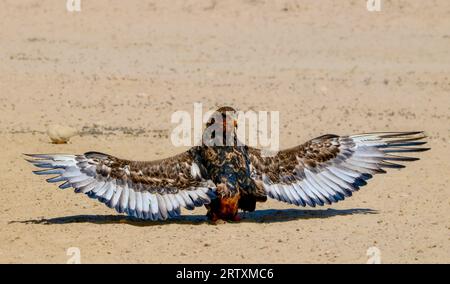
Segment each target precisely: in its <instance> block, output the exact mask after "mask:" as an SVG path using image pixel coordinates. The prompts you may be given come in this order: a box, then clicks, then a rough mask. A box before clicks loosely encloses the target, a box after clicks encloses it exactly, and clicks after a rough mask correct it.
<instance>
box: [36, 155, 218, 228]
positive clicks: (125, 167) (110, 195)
mask: <svg viewBox="0 0 450 284" xmlns="http://www.w3.org/2000/svg"><path fill="white" fill-rule="evenodd" d="M197 151H198V150H197V149H196V148H192V149H191V150H189V151H187V152H184V153H182V154H179V155H177V156H174V157H171V158H168V159H163V160H158V161H151V162H137V161H128V160H122V159H119V158H116V157H113V156H110V155H107V154H102V153H98V152H88V153H85V154H83V155H65V154H38V155H27V156H29V157H31V159H28V161H29V162H31V163H32V164H34V165H35V166H36V167H39V168H43V169H41V170H38V171H34V173H35V174H37V175H54V177H51V178H49V179H47V181H48V182H51V183H55V182H63V183H62V184H61V185H60V186H59V187H60V188H61V189H65V188H69V187H73V188H75V192H77V193H80V192H81V193H85V194H87V195H88V196H89V197H91V198H94V199H98V200H99V201H100V202H103V203H105V204H106V205H107V206H108V207H110V208H115V209H116V210H117V211H118V212H120V213H126V214H128V215H130V216H134V217H136V218H141V219H149V220H165V219H167V218H168V217H176V216H179V215H180V208H181V207H184V208H187V209H190V210H192V209H194V207H195V206H202V205H203V204H207V203H209V202H210V201H211V198H214V196H215V185H214V184H213V183H212V182H211V181H210V180H208V178H207V176H206V175H207V174H206V171H205V170H204V168H203V166H202V165H201V163H199V162H197V161H198V160H197V155H198V154H197Z"/></svg>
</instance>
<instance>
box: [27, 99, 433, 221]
mask: <svg viewBox="0 0 450 284" xmlns="http://www.w3.org/2000/svg"><path fill="white" fill-rule="evenodd" d="M236 116H237V113H236V111H235V110H234V109H232V108H230V107H223V108H220V109H218V110H217V111H216V113H215V114H214V115H213V116H212V117H211V118H210V120H209V121H208V123H207V124H206V127H210V126H213V125H214V126H217V128H216V130H215V131H214V132H212V133H209V134H208V133H207V132H206V131H205V135H204V137H203V143H202V145H201V146H196V147H193V148H191V149H190V150H188V151H186V152H184V153H181V154H179V155H176V156H173V157H171V158H167V159H162V160H157V161H149V162H138V161H129V160H123V159H119V158H116V157H113V156H110V155H107V154H103V153H98V152H87V153H85V154H82V155H66V154H37V155H28V156H30V157H31V159H29V161H30V162H31V163H33V164H34V165H35V166H37V167H39V168H42V169H43V170H39V171H35V172H34V173H35V174H38V175H53V176H54V177H52V178H49V179H47V181H48V182H63V183H62V184H61V185H60V188H63V189H64V188H68V187H73V188H75V192H81V193H85V194H87V195H88V196H90V197H91V198H95V199H98V200H99V201H100V202H103V203H105V204H106V205H107V206H109V207H111V208H115V209H116V210H117V211H118V212H120V213H127V214H128V215H130V216H133V217H136V218H141V219H147V220H164V219H167V218H169V217H177V216H179V215H180V214H181V210H180V209H181V207H184V208H187V209H190V210H192V209H194V208H195V207H198V206H203V205H205V206H206V207H207V209H208V213H207V216H208V218H210V219H211V220H213V221H216V220H218V219H223V220H234V221H237V220H239V217H238V210H239V209H241V210H243V211H254V210H255V208H256V204H257V202H264V201H266V199H267V197H271V198H274V199H277V200H280V201H284V202H287V203H291V204H295V205H299V206H306V205H308V206H316V205H324V204H331V203H333V202H338V201H340V200H343V199H345V197H349V196H351V195H352V193H353V192H355V191H356V190H358V189H359V188H360V187H361V186H364V185H365V184H366V183H367V180H369V179H370V178H371V177H372V176H373V175H374V174H378V173H385V170H384V169H385V168H402V167H404V166H403V165H401V164H398V162H407V161H413V160H417V158H413V157H407V156H399V155H398V154H401V153H409V152H420V151H425V150H428V148H422V147H420V146H422V145H423V144H425V143H426V142H425V141H423V139H424V138H425V135H424V134H423V133H422V132H383V133H367V134H358V135H351V136H338V135H330V134H329V135H323V136H320V137H317V138H315V139H312V140H310V141H308V142H306V143H304V144H302V145H299V146H296V147H293V148H290V149H286V150H283V151H280V152H278V153H277V154H276V155H274V156H271V157H264V156H263V155H262V152H261V150H259V149H255V148H252V147H248V146H238V145H240V144H238V143H237V138H236V135H235V131H236V128H237V123H236V121H237V119H236ZM220 120H222V121H221V123H220V124H217V125H215V123H217V122H219V121H220ZM217 144H221V145H217Z"/></svg>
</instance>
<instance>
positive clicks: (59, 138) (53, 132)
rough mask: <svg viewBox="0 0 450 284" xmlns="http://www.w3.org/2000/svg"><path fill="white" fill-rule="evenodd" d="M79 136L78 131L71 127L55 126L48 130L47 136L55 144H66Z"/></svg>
mask: <svg viewBox="0 0 450 284" xmlns="http://www.w3.org/2000/svg"><path fill="white" fill-rule="evenodd" d="M77 134H78V131H77V130H76V129H75V128H72V127H69V126H64V125H58V124H53V125H50V126H49V127H48V128H47V135H48V137H50V140H51V141H52V143H53V144H66V143H67V142H69V140H70V138H72V137H73V136H75V135H77Z"/></svg>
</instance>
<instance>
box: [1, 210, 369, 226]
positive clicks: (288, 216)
mask: <svg viewBox="0 0 450 284" xmlns="http://www.w3.org/2000/svg"><path fill="white" fill-rule="evenodd" d="M356 214H377V211H376V210H372V209H363V208H355V209H340V210H338V209H330V208H329V209H321V210H300V209H285V210H276V209H265V210H258V211H255V212H251V213H245V214H243V213H241V215H240V216H241V217H242V220H241V221H240V222H241V223H278V222H288V221H292V220H299V219H313V218H319V219H321V218H330V217H334V216H346V215H356ZM14 223H22V224H43V225H57V224H70V223H93V224H128V225H132V226H155V225H162V224H187V225H200V224H207V223H209V221H208V219H207V218H206V216H204V215H186V216H180V217H178V218H174V219H169V220H166V221H143V220H139V219H135V218H132V217H128V216H124V215H74V216H65V217H56V218H50V219H35V220H23V221H10V222H9V224H14Z"/></svg>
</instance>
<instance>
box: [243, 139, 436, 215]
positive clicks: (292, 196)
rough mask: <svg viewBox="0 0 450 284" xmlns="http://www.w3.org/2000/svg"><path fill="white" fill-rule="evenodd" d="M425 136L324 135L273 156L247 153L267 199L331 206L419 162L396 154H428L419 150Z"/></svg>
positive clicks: (250, 151) (421, 149) (253, 173)
mask: <svg viewBox="0 0 450 284" xmlns="http://www.w3.org/2000/svg"><path fill="white" fill-rule="evenodd" d="M425 137H426V136H425V135H424V133H423V132H384V133H368V134H359V135H352V136H337V135H324V136H321V137H317V138H315V139H313V140H311V141H308V142H306V143H305V144H303V145H299V146H297V147H294V148H291V149H287V150H284V151H281V152H279V153H277V155H275V156H273V157H262V156H261V151H260V150H257V149H254V148H250V149H249V156H250V160H251V165H252V175H253V178H254V179H255V180H258V181H260V182H262V183H263V186H264V189H265V191H266V193H267V195H268V196H269V197H271V198H274V199H277V200H280V201H284V202H287V203H291V204H295V205H301V206H306V205H309V206H312V207H314V206H315V205H324V204H331V203H332V202H338V201H340V200H343V199H344V198H345V197H348V196H351V195H352V193H353V192H354V191H356V190H358V189H359V188H360V187H361V186H364V185H366V184H367V182H366V181H367V180H368V179H370V178H371V177H372V175H374V174H378V173H385V170H384V169H385V168H403V167H404V166H403V165H401V164H398V162H406V161H414V160H418V158H413V157H406V156H401V155H400V154H402V153H410V152H421V151H425V150H428V149H429V148H421V147H418V146H421V145H423V144H425V143H426V142H425V141H421V140H422V139H424V138H425Z"/></svg>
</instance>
